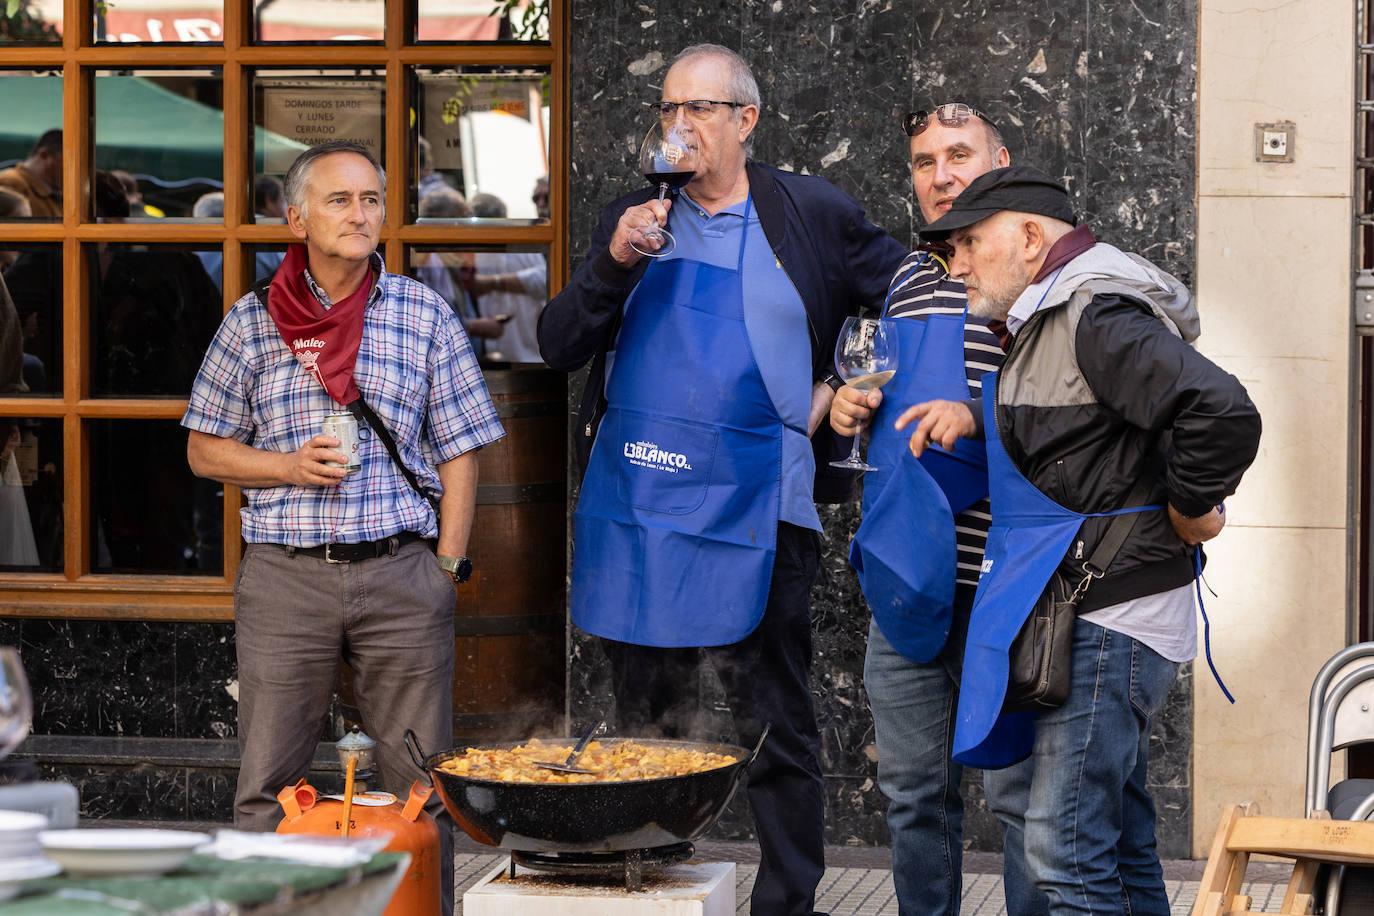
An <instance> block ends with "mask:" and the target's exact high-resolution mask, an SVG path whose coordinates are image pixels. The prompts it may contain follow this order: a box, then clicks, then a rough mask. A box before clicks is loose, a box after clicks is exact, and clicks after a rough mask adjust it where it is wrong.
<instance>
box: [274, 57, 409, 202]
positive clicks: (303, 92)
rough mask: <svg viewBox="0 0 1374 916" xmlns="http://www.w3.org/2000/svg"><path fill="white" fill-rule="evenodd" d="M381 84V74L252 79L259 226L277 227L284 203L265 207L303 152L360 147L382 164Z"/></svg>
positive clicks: (285, 74)
mask: <svg viewBox="0 0 1374 916" xmlns="http://www.w3.org/2000/svg"><path fill="white" fill-rule="evenodd" d="M384 85H385V80H384V78H383V77H382V76H381V75H375V76H373V75H367V76H362V75H355V74H352V73H349V74H340V75H308V74H302V73H301V72H299V71H294V72H293V71H287V72H282V71H274V72H270V73H269V72H262V73H257V74H255V75H254V77H253V151H254V152H253V156H254V160H253V163H254V164H253V168H254V171H255V173H256V175H257V178H256V185H255V198H256V199H255V202H254V210H255V211H257V219H256V221H257V222H259V223H280V222H282V221H283V219H282V218H283V217H284V216H285V212H286V211H285V201H284V200H282V199H281V197H280V195H279V194H278V196H277V197H276V198H275V202H272V203H269V202H268V200H269V197H270V194H275V193H277V192H276V191H275V188H271V189H268V188H266V185H268V184H270V183H272V182H273V181H274V180H275V182H276V184H278V185H279V184H280V181H281V179H282V178H284V177H285V176H286V170H287V169H289V168H290V167H291V163H293V162H295V161H296V157H297V156H299V155H300V154H301V153H302V152H303V151H304V150H306V149H309V148H310V147H312V146H318V145H319V144H321V143H325V142H327V141H330V140H352V141H353V142H355V143H360V144H362V145H363V147H365V148H366V149H367V150H368V151H369V152H371V153H372V155H373V156H375V157H376V158H377V161H378V162H381V163H383V164H385V162H386V159H385V155H386V150H385V148H384V144H383V142H382V140H383V136H384V131H383V118H384V116H383V111H384V105H385V102H386V94H385V92H384V89H383V87H384Z"/></svg>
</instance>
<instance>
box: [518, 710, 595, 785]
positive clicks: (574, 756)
mask: <svg viewBox="0 0 1374 916" xmlns="http://www.w3.org/2000/svg"><path fill="white" fill-rule="evenodd" d="M605 728H606V720H605V719H598V720H596V721H595V722H593V723H592V727H591V728H589V729H587V731H586V732H585V733H584V734H583V735H582V737H581V738H579V739H578V741H577V745H576V746H575V747H574V748H573V749H572V753H571V754H569V755H568V759H567V760H564V761H563V762H562V763H554V762H550V761H546V760H535V761H533V763H534V765H535V766H537V767H543V768H544V769H546V770H557V771H558V772H560V773H596V772H597V771H596V770H588V769H585V768H583V767H580V766H577V761H578V760H579V759H580V758H581V757H582V752H583V751H585V750H586V749H587V745H589V744H591V743H592V737H593V736H594V735H598V734H600V733H601V732H602V731H604V730H605Z"/></svg>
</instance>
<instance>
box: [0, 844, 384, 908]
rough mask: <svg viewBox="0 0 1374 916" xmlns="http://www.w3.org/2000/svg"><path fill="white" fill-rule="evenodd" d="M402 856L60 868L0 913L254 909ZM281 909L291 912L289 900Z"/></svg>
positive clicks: (358, 878)
mask: <svg viewBox="0 0 1374 916" xmlns="http://www.w3.org/2000/svg"><path fill="white" fill-rule="evenodd" d="M405 860H406V854H405V853H396V852H384V853H378V854H377V855H375V856H373V857H372V859H371V861H369V862H367V863H366V864H364V865H360V866H357V867H355V868H323V867H320V866H315V865H297V864H294V863H290V862H281V861H273V860H266V859H256V860H250V861H237V862H230V861H226V860H223V859H216V858H212V857H209V856H192V857H191V858H190V860H188V861H187V863H186V864H185V865H184V866H182V867H181V868H180V869H178V870H176V871H174V872H172V873H170V874H168V875H163V876H162V877H159V878H84V879H73V878H68V877H65V876H62V875H59V876H58V877H56V878H44V879H43V880H40V881H33V882H31V883H30V884H29V885H28V886H27V887H26V889H25V893H24V894H23V896H21V897H18V898H16V899H15V900H12V901H10V902H8V903H4V904H0V916H128V914H129V913H139V914H172V913H177V914H182V913H184V914H193V913H212V912H214V913H223V912H225V908H224V905H228V906H229V907H231V908H232V910H231V912H245V913H252V912H254V911H255V910H256V909H260V908H273V907H274V906H277V905H281V904H289V903H290V901H293V900H303V899H306V898H309V897H311V896H314V895H317V894H320V893H323V892H327V891H328V890H329V889H331V888H348V887H351V886H353V885H357V884H359V883H360V882H364V881H367V880H369V879H370V878H371V877H373V876H380V875H381V874H382V873H384V872H390V871H391V870H393V869H395V868H398V867H401V865H402V863H403V862H404V861H405ZM217 904H218V905H219V906H216V905H217ZM283 912H291V909H290V907H289V906H287V907H286V908H285V909H283ZM339 912H348V910H347V909H344V910H340V911H339Z"/></svg>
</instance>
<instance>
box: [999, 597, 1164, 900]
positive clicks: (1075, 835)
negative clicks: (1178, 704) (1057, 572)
mask: <svg viewBox="0 0 1374 916" xmlns="http://www.w3.org/2000/svg"><path fill="white" fill-rule="evenodd" d="M1177 672H1178V665H1177V664H1176V663H1174V662H1171V661H1169V660H1168V659H1166V658H1164V657H1162V656H1161V655H1159V654H1158V653H1156V652H1155V651H1154V650H1152V649H1150V648H1149V647H1148V646H1146V645H1145V644H1144V643H1141V642H1137V641H1136V640H1134V639H1131V638H1130V637H1128V636H1124V635H1122V634H1120V633H1117V632H1114V631H1112V630H1106V629H1103V628H1102V627H1099V626H1097V625H1096V624H1094V623H1090V622H1088V621H1086V620H1082V619H1080V620H1078V621H1077V622H1076V623H1075V624H1074V633H1073V672H1072V676H1073V680H1072V687H1071V688H1070V692H1069V698H1068V701H1067V702H1065V704H1064V705H1063V706H1061V707H1059V708H1058V709H1051V710H1046V711H1045V712H1042V713H1039V714H1037V715H1036V718H1035V749H1034V751H1033V752H1032V753H1031V756H1030V758H1029V759H1027V760H1025V761H1023V762H1021V763H1019V764H1017V765H1015V766H1012V767H1008V768H1006V769H1004V770H996V771H989V772H988V773H987V774H986V777H985V782H986V784H987V787H988V796H989V798H991V797H993V796H994V795H997V794H999V793H996V792H994V786H1001V785H1003V784H1008V785H1013V786H1014V785H1026V784H1029V786H1030V791H1029V793H1028V794H1027V795H1026V797H1025V803H1024V807H1020V806H1019V805H1018V804H1017V803H1016V802H1015V800H1014V799H1015V792H1014V791H1008V792H1005V793H1000V799H999V801H1000V802H1002V803H1003V804H1002V806H1001V807H999V808H996V809H995V813H996V814H997V816H998V818H999V819H1001V820H1002V823H1003V825H1004V826H1005V827H1006V829H1007V831H1008V832H1011V831H1013V830H1023V831H1024V838H1025V839H1024V842H1025V855H1026V862H1027V865H1028V867H1029V869H1030V871H1031V875H1032V877H1033V878H1034V881H1035V884H1036V885H1037V886H1038V887H1039V888H1040V889H1041V890H1043V891H1044V892H1045V893H1046V894H1048V896H1049V906H1050V912H1051V913H1053V914H1055V916H1061V914H1070V913H1072V914H1082V913H1100V914H1114V916H1117V914H1122V913H1125V914H1129V916H1168V914H1169V901H1168V898H1167V897H1166V895H1165V892H1164V876H1163V873H1162V871H1161V869H1160V865H1159V856H1158V854H1157V853H1156V851H1155V808H1154V802H1153V801H1152V800H1151V799H1150V794H1149V792H1148V791H1146V788H1145V772H1146V765H1147V763H1148V760H1149V742H1150V722H1151V719H1152V717H1153V716H1154V714H1155V713H1156V712H1158V711H1159V708H1160V707H1161V706H1163V705H1164V700H1165V698H1166V697H1167V696H1168V695H1169V690H1170V688H1171V687H1172V686H1173V683H1174V677H1175V675H1176V674H1177ZM1018 807H1020V810H1017V809H1018Z"/></svg>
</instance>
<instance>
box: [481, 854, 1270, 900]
mask: <svg viewBox="0 0 1374 916" xmlns="http://www.w3.org/2000/svg"><path fill="white" fill-rule="evenodd" d="M458 845H459V851H458V854H457V856H456V862H455V864H456V871H457V876H456V878H457V883H458V893H457V894H456V898H457V901H458V905H457V908H456V910H455V912H456V914H458V916H461V914H462V912H463V907H462V896H463V891H464V890H466V889H467V888H469V887H471V886H472V885H473V884H476V883H477V882H478V881H480V880H481V879H482V878H484V877H485V876H486V875H487V874H488V873H490V872H491V871H492V869H494V868H496V867H497V866H498V865H500V864H502V863H503V862H505V861H506V859H505V857H504V856H497V855H491V854H489V853H479V852H474V851H472V850H473V849H474V848H480V847H476V846H475V844H466V843H463V842H462V841H461V838H460V842H459V844H458ZM697 852H698V858H700V859H706V860H708V861H733V862H735V863H736V872H735V877H736V882H735V905H736V912H737V913H738V914H740V916H748V913H749V891H750V888H751V887H753V884H754V875H755V873H756V872H757V871H758V861H757V860H758V847H756V846H753V845H752V844H749V843H705V844H698V849H697ZM827 852H828V854H829V858H830V859H831V860H832V861H834V862H835V863H836V864H835V866H834V867H832V868H828V869H826V872H825V877H824V878H823V879H822V881H821V884H820V888H819V891H820V894H819V899H818V900H817V902H816V908H817V909H818V910H820V911H821V912H824V913H830V914H831V916H897V896H896V892H895V891H894V890H893V887H892V871H891V869H890V868H888V867H885V866H886V856H887V854H888V853H887V850H885V849H868V850H856V849H851V848H849V847H835V848H833V849H831V850H828V851H827ZM1204 864H1205V863H1203V862H1192V861H1176V862H1166V863H1165V865H1164V874H1165V881H1164V886H1165V888H1166V889H1167V890H1168V892H1169V903H1170V905H1171V909H1172V913H1173V916H1188V914H1190V913H1191V912H1192V908H1193V901H1194V900H1195V898H1196V897H1197V891H1198V879H1199V877H1200V876H1201V874H1202V868H1203V865H1204ZM1250 872H1251V873H1252V876H1253V877H1254V878H1255V880H1253V881H1250V882H1247V884H1246V888H1245V893H1247V894H1249V895H1250V896H1251V897H1253V898H1254V903H1253V906H1254V908H1255V909H1258V910H1276V909H1278V908H1279V906H1280V905H1281V904H1282V903H1283V894H1284V888H1285V885H1286V882H1287V877H1286V876H1287V869H1286V868H1284V867H1283V866H1281V865H1270V866H1266V865H1260V864H1256V865H1253V866H1251V869H1250ZM1006 912H1007V910H1006V906H1005V905H1004V902H1003V897H1002V874H1001V857H1000V856H997V855H990V854H970V855H968V856H966V857H965V863H964V902H963V906H962V907H961V909H960V913H961V916H1003V914H1005V913H1006Z"/></svg>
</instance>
